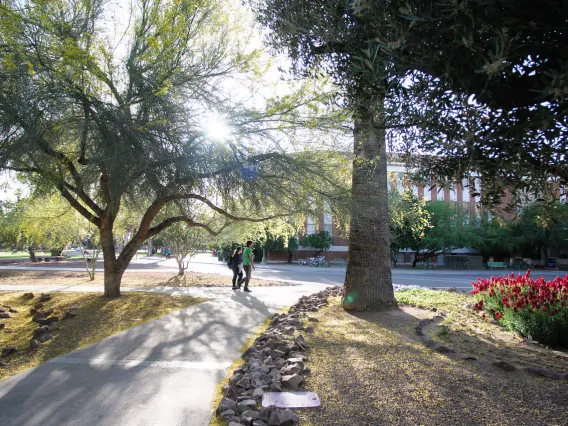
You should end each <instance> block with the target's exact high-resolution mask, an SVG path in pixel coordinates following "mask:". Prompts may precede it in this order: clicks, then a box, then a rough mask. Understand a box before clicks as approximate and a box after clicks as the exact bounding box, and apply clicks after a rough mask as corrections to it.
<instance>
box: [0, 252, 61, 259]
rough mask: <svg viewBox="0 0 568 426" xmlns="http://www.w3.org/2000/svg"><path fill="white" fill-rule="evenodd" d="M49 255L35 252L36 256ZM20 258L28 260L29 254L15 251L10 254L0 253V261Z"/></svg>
mask: <svg viewBox="0 0 568 426" xmlns="http://www.w3.org/2000/svg"><path fill="white" fill-rule="evenodd" d="M49 255H50V254H49V253H44V252H41V253H40V252H37V253H36V256H49ZM21 257H25V258H28V259H29V257H30V254H29V253H28V252H27V251H17V252H15V253H12V252H11V251H0V259H12V258H21Z"/></svg>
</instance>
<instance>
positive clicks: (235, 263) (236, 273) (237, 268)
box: [231, 247, 243, 290]
mask: <svg viewBox="0 0 568 426" xmlns="http://www.w3.org/2000/svg"><path fill="white" fill-rule="evenodd" d="M231 269H232V270H233V290H238V289H240V288H241V284H242V280H243V248H242V247H237V248H236V250H235V251H233V254H232V255H231ZM237 277H238V279H239V280H238V281H237Z"/></svg>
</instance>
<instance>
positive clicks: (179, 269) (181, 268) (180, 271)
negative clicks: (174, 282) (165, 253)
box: [176, 256, 185, 277]
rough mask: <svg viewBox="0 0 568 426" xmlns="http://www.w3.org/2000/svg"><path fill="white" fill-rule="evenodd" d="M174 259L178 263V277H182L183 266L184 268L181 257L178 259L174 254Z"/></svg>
mask: <svg viewBox="0 0 568 426" xmlns="http://www.w3.org/2000/svg"><path fill="white" fill-rule="evenodd" d="M176 261H177V264H178V277H183V274H184V273H185V268H184V264H183V259H181V260H180V259H179V258H178V257H177V256H176Z"/></svg>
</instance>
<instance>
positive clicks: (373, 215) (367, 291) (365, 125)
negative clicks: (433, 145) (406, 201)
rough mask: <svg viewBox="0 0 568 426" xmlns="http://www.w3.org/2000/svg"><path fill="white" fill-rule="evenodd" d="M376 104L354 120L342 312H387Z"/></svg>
mask: <svg viewBox="0 0 568 426" xmlns="http://www.w3.org/2000/svg"><path fill="white" fill-rule="evenodd" d="M379 107H381V105H380V104H379V103H377V102H368V103H366V104H365V106H360V107H359V110H358V111H357V115H356V117H355V128H354V139H355V156H354V159H353V189H352V205H351V227H350V232H349V264H348V265H347V272H346V276H345V295H344V297H343V308H344V309H345V310H351V311H363V310H366V309H368V308H370V307H374V308H380V309H392V308H395V307H396V306H397V304H396V300H395V298H394V291H393V286H392V278H391V270H390V265H389V261H390V241H389V240H390V235H389V216H388V203H387V184H388V182H387V150H386V132H385V130H384V126H380V127H383V128H382V129H379V128H378V127H379V126H378V125H379V124H381V122H382V118H381V117H380V116H379Z"/></svg>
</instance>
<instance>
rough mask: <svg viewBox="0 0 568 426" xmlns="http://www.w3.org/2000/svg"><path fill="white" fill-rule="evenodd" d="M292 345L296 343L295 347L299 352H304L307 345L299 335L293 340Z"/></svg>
mask: <svg viewBox="0 0 568 426" xmlns="http://www.w3.org/2000/svg"><path fill="white" fill-rule="evenodd" d="M294 343H296V345H298V346H299V347H300V349H301V350H306V349H307V347H308V344H307V343H306V341H305V339H304V336H302V335H301V334H300V335H299V336H298V337H296V338H295V339H294Z"/></svg>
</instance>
